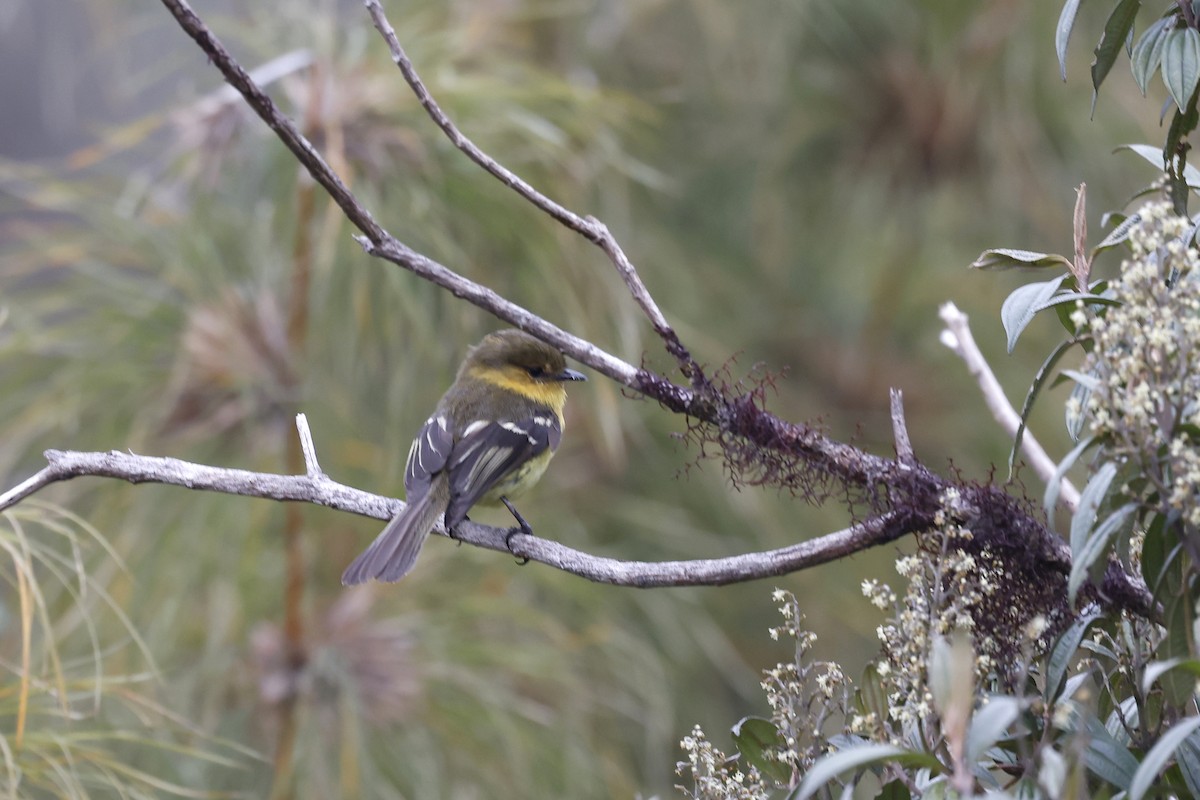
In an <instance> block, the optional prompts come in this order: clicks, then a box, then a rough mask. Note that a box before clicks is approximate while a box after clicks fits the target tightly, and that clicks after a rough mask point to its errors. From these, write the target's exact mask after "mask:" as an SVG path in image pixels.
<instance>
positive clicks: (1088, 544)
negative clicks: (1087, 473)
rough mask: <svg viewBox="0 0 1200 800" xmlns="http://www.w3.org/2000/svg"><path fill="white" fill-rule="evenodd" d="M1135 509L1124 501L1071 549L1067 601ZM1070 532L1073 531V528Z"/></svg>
mask: <svg viewBox="0 0 1200 800" xmlns="http://www.w3.org/2000/svg"><path fill="white" fill-rule="evenodd" d="M1106 466H1108V465H1106ZM1114 469H1115V467H1114ZM1080 505H1082V503H1081V504H1080ZM1135 510H1137V505H1136V504H1135V503H1126V504H1125V505H1123V506H1121V507H1120V508H1118V509H1117V510H1116V511H1114V512H1113V513H1112V514H1110V515H1109V516H1108V517H1107V518H1106V519H1105V520H1104V522H1102V523H1100V525H1098V526H1097V527H1096V529H1095V531H1093V532H1092V533H1091V534H1090V535H1089V536H1088V537H1087V540H1086V541H1085V542H1084V543H1083V547H1082V548H1081V549H1080V551H1079V552H1078V553H1076V552H1075V551H1073V550H1072V552H1071V574H1070V576H1069V577H1068V578H1067V598H1068V602H1070V603H1072V604H1074V603H1075V595H1076V593H1077V592H1078V591H1079V587H1080V586H1081V585H1082V584H1083V579H1084V578H1086V577H1087V575H1088V571H1089V570H1090V569H1091V567H1092V565H1093V564H1099V563H1101V559H1102V558H1103V556H1104V554H1105V552H1106V551H1107V549H1108V543H1109V541H1110V540H1111V539H1112V537H1113V534H1114V533H1116V532H1117V531H1118V530H1120V529H1121V526H1122V525H1124V524H1125V521H1126V520H1128V519H1129V515H1130V514H1132V513H1133V512H1134V511H1135ZM1072 532H1074V531H1073V529H1072Z"/></svg>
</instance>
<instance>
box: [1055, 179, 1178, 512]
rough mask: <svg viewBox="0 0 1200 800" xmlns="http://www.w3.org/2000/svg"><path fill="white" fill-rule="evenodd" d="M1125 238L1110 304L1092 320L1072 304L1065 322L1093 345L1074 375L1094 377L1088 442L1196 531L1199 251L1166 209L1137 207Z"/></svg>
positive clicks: (1073, 409)
mask: <svg viewBox="0 0 1200 800" xmlns="http://www.w3.org/2000/svg"><path fill="white" fill-rule="evenodd" d="M1139 213H1140V215H1141V222H1140V224H1139V225H1138V226H1137V227H1135V228H1134V229H1133V231H1132V232H1131V234H1130V240H1129V241H1130V244H1131V246H1132V250H1133V257H1132V258H1131V259H1129V260H1127V261H1126V262H1125V263H1124V264H1123V265H1122V268H1121V275H1120V277H1119V278H1118V279H1117V280H1116V281H1114V282H1113V283H1112V285H1111V287H1110V290H1111V294H1112V296H1113V298H1114V299H1116V300H1118V301H1120V305H1116V306H1107V307H1104V308H1103V310H1102V312H1101V313H1097V312H1096V311H1095V310H1092V309H1089V308H1087V307H1085V306H1084V305H1083V304H1082V303H1080V305H1079V307H1078V308H1076V310H1075V311H1074V312H1073V313H1072V315H1071V319H1072V322H1074V324H1075V326H1076V327H1077V329H1078V330H1079V331H1080V332H1081V333H1088V334H1090V335H1091V336H1092V337H1093V338H1094V340H1095V347H1094V348H1093V349H1092V351H1091V352H1090V353H1089V354H1088V356H1087V360H1086V362H1085V364H1084V372H1086V373H1088V374H1090V375H1091V376H1092V377H1093V378H1094V379H1095V384H1094V386H1092V388H1091V392H1090V395H1089V396H1088V397H1087V400H1086V402H1085V403H1083V404H1082V405H1081V404H1080V403H1079V402H1078V401H1074V402H1073V403H1072V404H1071V405H1070V406H1069V408H1068V412H1069V413H1071V414H1079V413H1081V412H1082V413H1084V414H1086V415H1087V418H1088V420H1089V423H1090V430H1091V432H1092V433H1093V434H1096V435H1098V436H1104V437H1106V439H1107V441H1108V449H1109V452H1110V453H1111V455H1113V456H1115V457H1116V458H1118V459H1120V460H1123V461H1126V462H1132V463H1133V464H1135V465H1136V466H1137V467H1138V468H1139V469H1141V470H1142V472H1143V473H1144V474H1146V475H1147V477H1149V478H1150V479H1151V480H1152V481H1153V482H1154V483H1155V484H1156V485H1157V486H1156V488H1158V489H1159V490H1160V492H1161V494H1162V495H1163V496H1164V497H1166V498H1167V502H1168V503H1169V504H1170V506H1171V507H1172V508H1173V509H1174V510H1176V511H1178V512H1180V513H1181V514H1182V516H1183V518H1184V520H1185V521H1186V522H1187V523H1188V524H1189V525H1190V526H1191V527H1193V528H1195V527H1200V432H1198V431H1197V428H1200V252H1198V251H1197V249H1196V248H1195V247H1188V246H1185V245H1184V237H1185V235H1186V233H1187V232H1188V231H1189V230H1190V228H1191V222H1190V221H1189V220H1188V219H1187V218H1185V217H1179V216H1176V215H1174V214H1173V213H1172V211H1171V208H1170V205H1169V204H1167V203H1161V202H1156V203H1151V204H1148V205H1146V206H1145V207H1143V208H1142V210H1141V211H1140V212H1139Z"/></svg>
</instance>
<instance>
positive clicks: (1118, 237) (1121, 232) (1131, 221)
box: [1092, 214, 1142, 258]
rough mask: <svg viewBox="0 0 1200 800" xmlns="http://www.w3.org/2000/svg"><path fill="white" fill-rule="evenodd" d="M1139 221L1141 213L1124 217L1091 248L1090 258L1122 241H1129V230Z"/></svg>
mask: <svg viewBox="0 0 1200 800" xmlns="http://www.w3.org/2000/svg"><path fill="white" fill-rule="evenodd" d="M1141 221H1142V215H1141V214H1133V215H1132V216H1128V217H1126V218H1125V219H1124V221H1123V222H1121V224H1119V225H1117V227H1115V228H1113V229H1112V230H1111V231H1109V234H1108V236H1105V237H1104V239H1102V240H1101V241H1100V244H1098V245H1096V246H1095V247H1094V248H1092V258H1095V257H1096V256H1098V255H1100V254H1101V253H1103V252H1104V251H1106V250H1111V249H1112V248H1114V247H1116V246H1117V245H1119V244H1121V243H1122V242H1126V241H1129V234H1130V232H1131V231H1132V230H1133V229H1134V228H1136V227H1137V225H1138V223H1139V222H1141Z"/></svg>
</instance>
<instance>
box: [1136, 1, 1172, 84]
mask: <svg viewBox="0 0 1200 800" xmlns="http://www.w3.org/2000/svg"><path fill="white" fill-rule="evenodd" d="M1175 20H1176V17H1175V15H1174V14H1171V15H1170V16H1168V17H1163V18H1162V19H1160V20H1158V21H1157V22H1155V23H1154V24H1152V25H1151V26H1150V27H1149V28H1147V29H1146V32H1145V33H1143V34H1142V37H1141V38H1140V39H1138V41H1137V44H1136V45H1134V47H1133V52H1132V53H1130V54H1129V66H1130V69H1132V70H1133V80H1134V82H1135V83H1137V85H1138V88H1139V89H1141V90H1142V96H1143V97H1144V96H1145V95H1146V87H1147V86H1148V85H1149V83H1150V77H1151V76H1152V75H1153V74H1154V71H1155V70H1156V69H1158V65H1159V64H1161V63H1162V53H1163V45H1164V44H1166V41H1167V38H1166V34H1167V31H1168V29H1169V28H1170V27H1172V26H1174V25H1175Z"/></svg>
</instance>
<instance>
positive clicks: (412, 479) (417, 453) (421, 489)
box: [404, 414, 454, 502]
mask: <svg viewBox="0 0 1200 800" xmlns="http://www.w3.org/2000/svg"><path fill="white" fill-rule="evenodd" d="M453 449H454V432H453V431H452V430H450V425H449V422H448V421H447V419H446V416H445V415H444V414H434V415H433V416H432V417H430V418H429V419H427V420H426V421H425V425H424V426H423V427H422V428H421V431H420V433H418V434H417V438H415V439H413V443H412V447H410V448H409V449H408V465H407V466H406V467H405V468H404V492H405V496H406V497H407V498H408V500H409V501H410V502H411V501H412V500H414V499H416V498H418V497H421V496H422V495H424V494H425V493H426V492H428V491H429V484H430V482H431V481H432V480H433V476H434V475H436V474H438V473H439V472H441V471H442V470H444V469H445V468H446V462H447V461H448V460H449V459H450V452H451V451H452V450H453Z"/></svg>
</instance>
